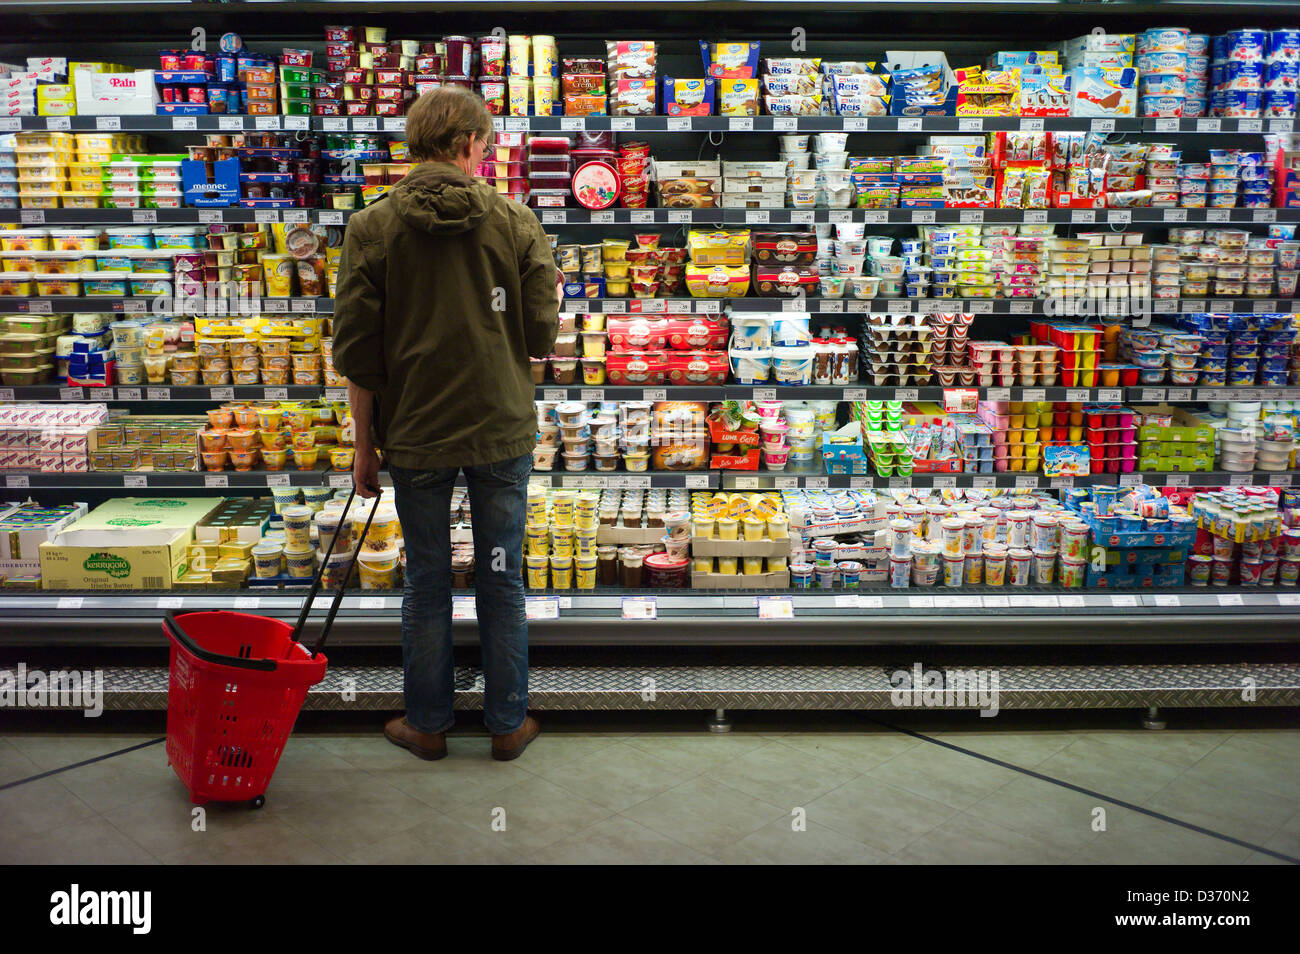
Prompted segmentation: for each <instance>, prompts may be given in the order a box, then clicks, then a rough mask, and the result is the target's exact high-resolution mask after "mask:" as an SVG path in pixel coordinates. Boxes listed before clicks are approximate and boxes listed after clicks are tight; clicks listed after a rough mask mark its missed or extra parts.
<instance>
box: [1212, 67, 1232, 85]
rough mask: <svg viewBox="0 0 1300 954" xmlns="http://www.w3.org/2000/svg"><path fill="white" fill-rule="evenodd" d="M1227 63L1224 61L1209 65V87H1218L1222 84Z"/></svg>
mask: <svg viewBox="0 0 1300 954" xmlns="http://www.w3.org/2000/svg"><path fill="white" fill-rule="evenodd" d="M1227 65H1228V64H1226V63H1215V64H1214V65H1213V66H1211V67H1210V89H1218V88H1219V87H1220V86H1222V85H1223V75H1224V72H1225V71H1226V69H1227Z"/></svg>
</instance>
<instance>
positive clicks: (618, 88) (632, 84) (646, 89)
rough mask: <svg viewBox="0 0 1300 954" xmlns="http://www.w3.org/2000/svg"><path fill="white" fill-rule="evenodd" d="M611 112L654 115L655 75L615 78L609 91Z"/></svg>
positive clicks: (612, 113) (612, 114) (620, 114)
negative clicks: (644, 77)
mask: <svg viewBox="0 0 1300 954" xmlns="http://www.w3.org/2000/svg"><path fill="white" fill-rule="evenodd" d="M609 112H610V115H611V116H653V115H654V114H655V81H654V77H650V78H648V79H642V78H632V79H618V80H615V81H614V83H613V85H612V86H611V87H610V91H609Z"/></svg>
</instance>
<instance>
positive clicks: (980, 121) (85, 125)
mask: <svg viewBox="0 0 1300 954" xmlns="http://www.w3.org/2000/svg"><path fill="white" fill-rule="evenodd" d="M493 122H494V125H495V127H496V129H497V130H498V131H506V132H516V131H518V132H579V131H582V130H588V129H590V130H606V129H612V130H613V131H615V132H637V133H656V132H659V133H668V132H767V133H770V132H832V131H833V132H862V133H954V132H965V133H978V132H995V131H999V130H1014V131H1026V132H1028V131H1042V130H1047V131H1049V132H1088V131H1091V132H1103V133H1181V134H1188V133H1201V134H1213V135H1225V134H1228V135H1260V134H1263V133H1266V132H1268V133H1284V132H1290V131H1291V129H1292V127H1293V124H1294V120H1291V119H1213V118H1202V119H1106V118H1097V119H1091V118H1077V117H1072V116H1049V117H1030V116H985V117H981V116H969V117H958V116H871V117H866V118H856V117H846V116H787V117H781V116H752V117H746V116H682V117H672V116H498V117H495V118H494V120H493ZM18 129H39V130H44V129H56V130H72V131H73V132H78V131H80V132H89V131H108V130H111V131H119V130H120V131H122V132H155V133H157V132H173V131H175V132H194V131H198V132H242V131H244V130H249V131H298V130H302V131H307V130H310V131H312V132H369V133H375V132H382V133H404V132H405V131H406V119H405V117H402V116H395V117H379V116H354V117H337V116H310V117H308V116H246V115H198V116H176V115H161V116H159V115H153V116H125V115H124V116H22V117H13V118H5V119H0V132H4V131H10V130H18Z"/></svg>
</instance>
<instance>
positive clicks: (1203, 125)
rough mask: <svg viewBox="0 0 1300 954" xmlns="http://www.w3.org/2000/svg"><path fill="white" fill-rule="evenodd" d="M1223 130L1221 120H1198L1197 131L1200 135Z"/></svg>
mask: <svg viewBox="0 0 1300 954" xmlns="http://www.w3.org/2000/svg"><path fill="white" fill-rule="evenodd" d="M1222 130H1223V120H1221V119H1198V120H1196V131H1197V132H1198V133H1216V132H1221V131H1222Z"/></svg>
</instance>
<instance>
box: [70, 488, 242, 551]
mask: <svg viewBox="0 0 1300 954" xmlns="http://www.w3.org/2000/svg"><path fill="white" fill-rule="evenodd" d="M223 503H225V498H224V497H207V498H195V497H191V498H187V499H176V498H169V497H114V498H112V499H111V500H106V501H104V502H103V503H102V504H100V505H99V506H98V507H96V508H95V509H94V510H92V511H91V512H90V513H89V514H87V515H86V516H84V517H82V518H81V519H80V520H78V521H77V522H76V523H74V524H73V525H72V526H70V527H68V528H67V529H66V530H65V531H64V533H63V534H62V536H64V537H66V539H64V540H63V541H61V542H64V543H69V544H72V545H74V546H77V545H79V544H80V542H81V541H80V539H79V538H78V537H77V536H76V535H77V534H78V533H82V532H88V531H99V530H110V531H113V532H121V531H123V530H145V529H150V530H152V529H157V528H166V529H170V530H176V529H184V530H188V531H190V533H191V534H193V531H194V525H195V524H197V523H198V522H199V521H200V520H202V519H203V518H204V517H206V516H207V515H208V514H210V513H212V512H213V511H214V510H216V509H217V507H219V506H220V505H221V504H223ZM186 542H188V541H186Z"/></svg>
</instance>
